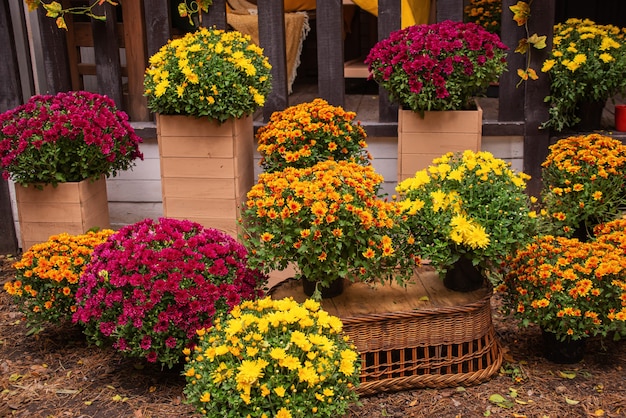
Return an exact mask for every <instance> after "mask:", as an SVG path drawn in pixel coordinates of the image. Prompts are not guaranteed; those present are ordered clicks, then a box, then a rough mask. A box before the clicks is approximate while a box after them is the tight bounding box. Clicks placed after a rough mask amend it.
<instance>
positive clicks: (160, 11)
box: [143, 0, 172, 57]
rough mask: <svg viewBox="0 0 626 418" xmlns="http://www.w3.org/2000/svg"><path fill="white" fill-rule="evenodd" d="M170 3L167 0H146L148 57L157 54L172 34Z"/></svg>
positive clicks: (144, 7) (144, 9) (144, 6)
mask: <svg viewBox="0 0 626 418" xmlns="http://www.w3.org/2000/svg"><path fill="white" fill-rule="evenodd" d="M168 4H169V2H168V1H167V0H148V1H144V4H143V13H144V16H145V24H146V46H147V48H148V57H151V56H152V55H154V54H156V53H157V52H158V51H159V49H161V47H162V46H163V45H165V44H166V43H167V41H168V39H170V37H171V36H172V34H171V29H170V12H169V6H168Z"/></svg>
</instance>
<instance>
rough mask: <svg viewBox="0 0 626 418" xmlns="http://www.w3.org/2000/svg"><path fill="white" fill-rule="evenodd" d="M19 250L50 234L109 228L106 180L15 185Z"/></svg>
mask: <svg viewBox="0 0 626 418" xmlns="http://www.w3.org/2000/svg"><path fill="white" fill-rule="evenodd" d="M15 200H16V202H17V213H18V220H19V223H20V236H21V246H22V250H23V251H26V250H27V249H28V248H30V247H31V246H32V245H34V244H39V243H42V242H46V241H47V240H48V238H49V237H50V236H51V235H56V234H60V233H63V232H67V233H68V234H71V235H79V234H84V233H85V232H87V231H88V230H89V229H91V228H95V227H97V228H100V229H104V228H109V227H110V223H109V206H108V198H107V189H106V179H105V178H104V176H102V177H101V178H100V179H99V180H97V181H95V182H93V181H91V180H83V181H81V182H77V183H73V182H70V183H59V184H58V185H57V187H53V186H51V185H46V186H43V189H42V190H40V189H38V188H36V187H34V186H29V187H24V186H21V185H18V184H16V185H15Z"/></svg>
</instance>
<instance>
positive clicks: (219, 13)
mask: <svg viewBox="0 0 626 418" xmlns="http://www.w3.org/2000/svg"><path fill="white" fill-rule="evenodd" d="M201 13H202V26H205V27H207V28H211V27H213V26H215V27H216V28H217V29H224V30H225V29H226V28H227V23H226V0H213V4H212V5H211V6H209V12H208V13H204V12H201Z"/></svg>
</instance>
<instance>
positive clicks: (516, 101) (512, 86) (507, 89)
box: [498, 0, 534, 121]
mask: <svg viewBox="0 0 626 418" xmlns="http://www.w3.org/2000/svg"><path fill="white" fill-rule="evenodd" d="M516 3H517V0H503V1H502V22H501V28H502V30H501V33H502V36H501V38H502V42H504V43H505V44H506V46H508V47H509V51H508V54H507V57H506V60H507V69H508V71H505V72H504V74H502V75H501V76H500V87H499V88H500V90H499V95H498V105H499V106H498V107H499V112H498V120H499V121H519V120H524V97H525V90H524V84H523V83H522V84H520V85H519V87H518V82H519V80H520V78H519V76H518V75H517V69H518V68H526V56H525V55H522V54H520V53H517V52H515V48H517V44H518V42H519V40H520V39H522V38H525V37H526V32H525V31H524V27H523V26H518V25H517V23H516V22H515V21H514V20H513V12H512V11H511V9H509V6H512V5H514V4H516ZM533 6H534V5H533Z"/></svg>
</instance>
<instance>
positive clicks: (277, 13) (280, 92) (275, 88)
mask: <svg viewBox="0 0 626 418" xmlns="http://www.w3.org/2000/svg"><path fill="white" fill-rule="evenodd" d="M258 12H259V22H263V23H264V24H260V25H259V42H260V44H261V48H263V51H264V53H265V56H267V57H268V58H269V61H270V64H271V65H272V91H271V92H270V94H269V95H268V97H267V100H266V101H265V106H264V107H263V121H264V122H268V121H269V119H270V116H271V115H272V113H274V112H276V111H279V110H283V109H285V108H286V107H287V106H288V105H289V88H288V82H287V54H286V51H285V19H284V13H285V7H284V3H283V2H277V1H273V2H263V1H262V2H259V4H258Z"/></svg>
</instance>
